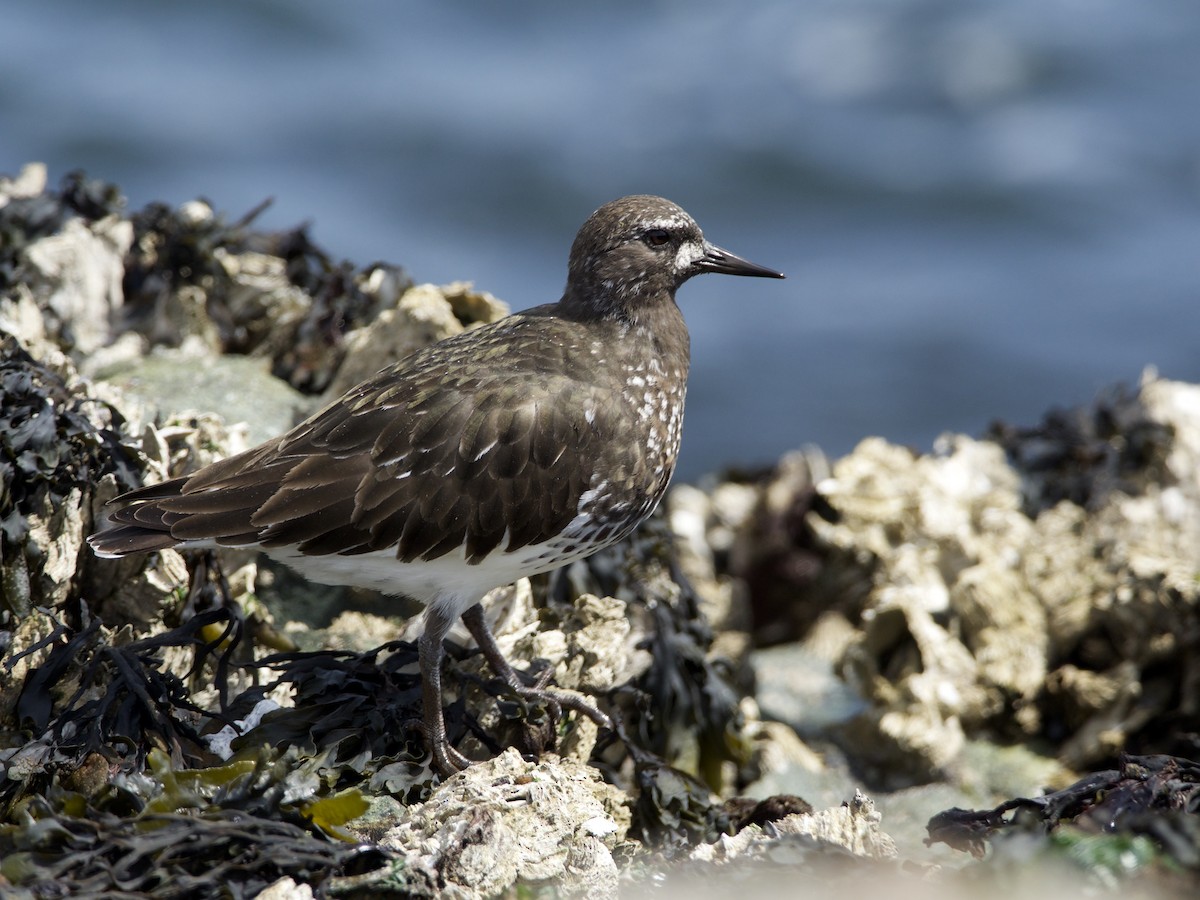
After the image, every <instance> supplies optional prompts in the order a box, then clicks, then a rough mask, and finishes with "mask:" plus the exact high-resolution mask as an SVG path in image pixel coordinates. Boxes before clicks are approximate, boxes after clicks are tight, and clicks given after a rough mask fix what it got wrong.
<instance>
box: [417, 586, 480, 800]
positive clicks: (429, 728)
mask: <svg viewBox="0 0 1200 900" xmlns="http://www.w3.org/2000/svg"><path fill="white" fill-rule="evenodd" d="M451 622H452V619H451V618H450V617H449V616H447V615H446V614H445V613H443V612H441V611H440V610H439V609H438V608H437V607H436V606H433V605H431V606H430V607H429V608H428V609H427V610H426V611H425V633H424V634H422V635H421V639H420V642H419V643H418V644H417V652H418V658H419V660H420V664H421V712H422V718H423V719H424V724H423V729H424V731H425V742H426V743H427V744H428V745H429V752H430V753H431V754H432V755H433V767H434V768H435V769H436V770H437V771H438V772H439V773H440V774H441V775H443V776H450V775H453V774H454V773H455V772H461V771H462V770H463V769H465V768H467V766H469V765H470V762H469V761H468V760H467V758H466V757H465V756H463V755H462V754H461V753H459V752H458V751H457V750H455V749H454V748H453V747H451V746H450V742H449V741H448V740H447V739H446V719H445V716H444V714H443V713H442V657H443V656H444V655H445V650H444V648H443V647H442V640H443V639H444V638H445V637H446V632H447V631H449V630H450V624H451Z"/></svg>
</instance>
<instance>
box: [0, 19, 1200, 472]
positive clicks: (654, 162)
mask: <svg viewBox="0 0 1200 900" xmlns="http://www.w3.org/2000/svg"><path fill="white" fill-rule="evenodd" d="M30 160H41V161H44V162H46V163H47V164H49V166H50V171H51V180H52V182H57V181H58V179H59V178H60V177H61V176H62V175H63V174H64V173H65V172H67V171H69V170H71V169H75V168H83V169H86V170H87V171H88V173H89V174H91V175H93V176H97V177H102V178H105V179H108V180H111V181H115V182H116V183H118V184H119V185H120V186H121V187H122V188H123V189H124V191H125V192H126V194H127V196H128V198H129V203H130V206H131V208H140V207H141V206H142V205H144V204H146V203H148V202H150V201H154V200H164V201H168V202H171V203H179V202H182V201H185V200H188V199H191V198H193V197H196V196H200V195H202V196H204V197H206V198H207V199H209V200H210V201H211V202H212V203H213V204H214V205H215V206H216V207H217V208H218V209H219V210H222V211H224V212H225V213H226V214H227V215H228V216H229V217H230V218H235V217H237V216H239V215H241V214H242V213H243V212H245V211H247V210H248V209H250V208H251V207H253V206H254V205H256V204H257V203H258V202H259V201H260V200H262V199H263V198H265V197H268V196H270V197H274V198H275V204H274V206H273V207H272V208H271V209H270V210H269V211H268V213H267V214H266V215H265V216H264V217H263V218H262V219H261V220H260V224H263V225H265V226H268V227H280V228H282V227H287V226H291V225H294V224H297V223H299V222H303V221H308V222H311V223H312V227H311V233H312V235H313V236H314V238H315V239H316V240H317V241H318V243H320V244H321V245H323V246H325V247H326V248H328V249H329V250H331V251H332V252H333V253H334V254H335V255H337V256H342V257H346V258H349V259H351V260H354V261H356V262H358V263H367V262H370V261H373V260H377V259H382V260H388V261H392V262H396V263H400V264H402V265H404V266H406V267H407V268H408V269H409V270H410V272H411V273H412V275H413V276H414V277H415V278H416V279H418V280H420V281H435V282H445V281H450V280H455V279H471V280H473V281H474V282H475V283H476V285H477V286H478V287H479V288H481V289H485V290H488V291H491V292H493V293H495V294H496V295H498V296H499V297H501V298H503V299H504V300H506V301H508V302H509V303H510V304H511V305H512V306H513V307H515V308H521V307H524V306H531V305H535V304H537V303H542V302H546V301H549V300H553V299H556V298H557V297H558V295H559V292H560V291H561V288H562V284H563V280H564V277H565V262H566V253H567V249H568V247H569V245H570V241H571V238H572V236H573V234H574V231H575V229H576V228H577V227H578V225H579V224H580V222H581V221H582V220H583V219H584V217H586V216H587V214H588V213H589V212H591V210H592V209H594V208H595V207H596V206H598V205H599V204H600V203H602V202H604V201H606V200H609V199H611V198H613V197H616V196H619V195H622V194H626V193H632V192H653V193H659V194H663V195H665V196H668V197H670V198H671V199H673V200H676V201H677V202H679V203H680V204H682V205H683V206H684V207H685V208H687V209H688V210H689V211H690V212H692V213H693V214H694V215H695V216H696V217H697V219H698V220H699V221H700V222H701V224H702V225H703V226H704V228H705V230H706V233H707V235H708V236H709V237H710V238H711V239H712V240H714V241H715V242H717V243H719V244H722V245H724V246H726V247H727V248H729V249H731V250H733V251H734V252H737V253H740V254H742V255H745V256H747V257H749V258H751V259H753V260H755V261H757V262H761V263H763V264H765V265H770V266H774V267H777V268H779V269H781V270H783V271H785V272H787V274H788V276H789V280H787V281H784V282H770V281H758V280H743V279H729V278H718V277H715V276H708V277H706V278H702V279H697V280H695V281H693V282H692V283H690V284H688V285H687V286H686V287H685V288H684V289H683V290H682V291H681V293H680V301H681V305H682V306H683V308H684V312H685V315H686V316H687V318H688V321H689V323H690V325H691V328H692V339H693V370H692V381H691V386H690V392H689V398H688V403H689V405H688V413H687V419H686V427H685V437H684V450H683V459H682V461H681V465H680V473H681V475H682V476H683V477H685V478H690V479H695V478H696V477H698V476H699V475H700V474H701V473H704V472H707V471H712V470H714V469H717V468H718V467H720V466H722V465H724V464H726V463H738V464H742V465H753V464H756V463H762V462H767V461H770V460H772V459H774V458H775V457H776V456H777V455H778V454H779V453H781V452H783V451H784V450H786V449H788V448H792V447H797V446H800V445H802V444H804V443H816V444H818V445H820V446H821V447H823V448H825V449H826V450H827V451H829V452H831V453H833V454H840V453H843V452H845V451H847V450H849V449H850V448H851V447H852V446H853V445H854V444H855V443H856V442H857V441H858V440H860V439H861V438H863V437H864V436H867V435H871V434H881V435H884V436H886V437H888V438H890V439H892V440H895V441H901V442H906V443H911V444H913V445H915V446H917V447H920V448H927V447H928V446H929V445H930V443H931V441H932V440H933V438H934V437H935V436H936V435H937V434H938V433H940V432H942V431H945V430H957V431H965V432H968V433H978V432H980V431H981V430H982V429H983V428H984V427H986V425H987V424H988V422H989V421H990V420H991V419H993V418H997V417H999V418H1004V419H1007V420H1009V421H1015V422H1019V423H1032V422H1033V421H1035V420H1036V419H1037V418H1038V417H1039V416H1040V415H1041V413H1042V412H1043V411H1044V410H1045V409H1047V408H1048V407H1050V406H1052V405H1070V404H1077V403H1081V402H1085V401H1087V400H1089V399H1090V398H1091V397H1092V396H1093V395H1094V394H1095V392H1096V391H1097V390H1099V389H1101V388H1103V387H1104V386H1105V385H1108V384H1110V383H1112V382H1116V381H1126V382H1133V381H1135V380H1136V379H1137V378H1138V376H1139V374H1140V372H1141V370H1142V368H1143V367H1144V366H1146V365H1149V364H1153V365H1156V366H1157V367H1158V368H1159V369H1160V371H1161V372H1162V373H1163V374H1164V375H1167V376H1169V377H1172V378H1180V379H1187V380H1191V381H1200V352H1198V346H1197V345H1198V338H1200V3H1197V2H1196V0H1138V2H1136V3H1130V2H1127V0H1087V2H1085V0H1006V2H995V0H992V2H982V0H974V2H973V0H936V2H935V0H804V2H799V0H749V2H739V3H710V2H683V0H678V2H649V3H646V2H643V3H631V2H614V3H607V4H588V5H584V4H555V3H548V2H531V0H527V2H516V3H512V2H510V3H484V2H451V3H406V2H383V0H368V2H347V3H331V2H328V0H321V2H318V0H287V2H284V0H276V2H260V0H222V2H203V3H199V2H195V3H181V2H166V0H140V2H133V0H122V2H95V0H74V2H61V0H42V2H38V3H22V4H6V5H5V9H4V10H2V11H0V172H7V173H10V174H11V173H15V172H16V171H17V169H18V168H19V167H20V165H21V164H22V163H24V162H26V161H30Z"/></svg>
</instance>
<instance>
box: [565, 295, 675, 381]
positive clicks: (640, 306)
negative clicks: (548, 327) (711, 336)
mask: <svg viewBox="0 0 1200 900" xmlns="http://www.w3.org/2000/svg"><path fill="white" fill-rule="evenodd" d="M598 297H599V298H600V301H599V302H598V300H597V298H598ZM622 300H624V298H621V297H612V296H605V295H603V294H599V293H592V294H591V295H590V296H589V297H588V299H587V300H586V301H584V300H581V299H579V298H578V297H577V296H575V295H573V294H572V293H571V292H570V291H568V292H567V293H566V294H565V295H564V296H563V298H562V300H560V301H559V302H558V304H557V305H556V307H555V314H556V315H558V316H561V317H562V318H567V319H575V320H578V321H583V322H590V323H592V324H593V326H595V327H599V328H603V329H605V330H608V331H610V332H611V334H610V335H609V336H608V338H607V340H609V341H611V342H614V343H615V344H617V345H619V346H624V347H626V348H630V347H631V345H635V344H636V345H642V349H640V350H638V351H636V352H637V353H639V354H641V355H642V356H645V357H647V358H649V357H654V358H656V359H658V360H659V361H660V362H661V363H662V364H663V365H664V366H666V367H667V368H668V369H669V370H671V371H673V372H675V373H677V374H678V375H680V376H681V377H684V378H686V377H687V370H688V362H689V359H690V356H691V341H690V338H689V336H688V330H687V323H686V322H684V319H683V313H682V312H680V310H679V306H678V305H677V304H676V303H675V298H674V296H672V295H671V294H669V293H666V292H664V293H662V294H660V295H658V296H657V297H654V298H653V299H649V298H645V297H639V298H638V302H636V303H628V302H621V301H622ZM605 301H607V302H605Z"/></svg>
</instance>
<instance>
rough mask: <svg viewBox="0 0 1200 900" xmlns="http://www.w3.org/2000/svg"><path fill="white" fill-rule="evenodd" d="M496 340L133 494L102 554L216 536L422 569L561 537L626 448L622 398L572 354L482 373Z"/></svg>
mask: <svg viewBox="0 0 1200 900" xmlns="http://www.w3.org/2000/svg"><path fill="white" fill-rule="evenodd" d="M490 347H491V344H490V343H489V342H487V341H484V342H483V343H482V344H480V342H479V341H478V340H476V341H473V342H471V343H470V344H467V343H465V342H455V341H451V342H444V343H443V344H441V345H435V347H432V348H428V352H425V353H418V354H416V355H415V356H414V357H410V358H409V359H408V360H405V361H402V362H401V363H398V364H396V365H394V366H392V367H390V368H389V369H386V370H384V371H383V372H381V373H379V374H378V375H376V376H375V377H374V378H372V379H370V380H369V381H367V382H364V383H363V384H362V385H360V386H359V387H357V388H355V389H354V390H353V391H351V392H350V393H349V394H347V395H346V396H345V397H343V398H341V399H340V400H339V401H337V402H335V403H333V404H330V405H329V406H327V407H325V408H324V409H323V410H321V411H320V412H318V413H316V414H315V415H314V416H312V417H311V418H309V419H308V420H306V421H305V422H303V423H301V424H300V425H298V426H296V428H294V429H293V430H292V431H290V432H288V433H287V434H286V435H284V436H283V437H282V438H278V439H276V440H274V441H269V442H267V443H266V444H263V445H261V446H259V447H256V448H253V449H251V450H248V451H246V452H245V453H242V454H239V455H237V456H234V457H231V458H229V459H227V460H222V461H220V462H217V463H214V464H213V465H210V466H208V467H206V468H204V469H202V470H201V471H199V472H197V473H196V474H194V475H192V476H191V477H189V478H186V479H175V480H174V481H171V482H166V483H164V484H162V485H155V486H152V487H148V488H143V489H141V490H139V491H134V492H131V493H129V494H126V495H124V496H122V497H120V498H118V499H117V501H114V503H115V505H116V506H117V507H118V508H117V510H116V511H115V512H114V513H113V514H112V516H111V519H112V521H113V523H115V526H116V527H115V528H113V529H111V530H110V531H109V532H101V534H100V535H97V536H96V538H95V539H94V541H93V545H94V546H96V547H97V549H98V550H100V551H103V549H104V546H105V542H106V535H109V534H110V533H112V532H117V531H118V530H120V529H123V531H121V534H120V537H121V539H122V540H123V541H125V542H126V543H127V544H128V543H130V542H131V541H132V542H133V543H135V544H136V543H137V541H135V540H134V538H135V537H136V536H137V535H138V534H142V537H141V539H140V541H141V544H146V543H149V544H151V546H148V547H144V546H140V545H139V546H132V547H131V548H130V551H126V552H131V551H132V550H133V549H154V548H155V546H154V545H155V543H156V541H157V543H158V545H159V546H171V545H173V544H176V543H180V542H183V541H188V540H210V541H214V542H216V543H218V544H224V545H238V544H248V543H261V544H262V545H263V546H265V547H278V546H290V545H295V546H297V548H298V549H299V550H300V552H302V553H305V554H326V553H340V554H355V553H364V552H368V551H373V550H382V549H385V548H390V547H393V546H394V547H396V553H397V556H398V557H399V558H400V559H402V560H405V561H411V560H415V559H434V558H437V557H439V556H442V555H444V554H446V553H448V552H450V551H451V550H454V549H456V548H458V547H465V550H466V556H467V558H468V559H469V560H470V561H472V562H477V561H479V560H480V559H482V558H483V557H485V556H486V555H487V554H488V553H490V552H491V551H493V550H494V549H496V548H497V547H501V546H502V548H503V549H506V550H514V549H517V548H520V547H524V546H527V545H530V544H537V543H540V542H542V541H545V540H547V539H549V538H551V537H553V536H555V535H557V534H558V533H559V532H560V531H562V529H563V528H564V527H565V526H566V525H567V524H568V523H569V522H570V521H571V520H572V519H573V518H574V517H575V516H576V514H577V513H578V510H579V504H580V498H581V496H582V495H583V493H584V492H585V491H587V490H588V488H589V482H590V478H591V474H592V472H593V471H595V468H596V465H597V462H598V459H599V455H600V454H601V453H603V452H606V447H607V448H608V450H607V452H613V451H612V449H611V447H610V446H609V445H611V443H612V441H613V437H614V429H613V427H612V425H611V419H612V416H611V409H610V406H611V403H612V399H611V397H610V396H608V395H606V394H605V392H604V391H603V390H601V389H599V388H597V387H595V386H592V385H590V384H587V383H585V382H584V380H582V379H581V378H580V377H578V375H577V374H576V373H575V372H572V371H570V367H569V366H564V365H563V355H564V353H566V351H565V350H564V349H563V348H561V347H558V348H556V347H555V346H553V345H552V346H550V347H549V348H546V347H541V348H539V347H538V346H536V345H529V346H527V347H526V349H525V351H524V356H522V355H521V353H519V352H518V353H517V354H512V353H510V355H509V358H507V359H505V360H504V362H503V364H497V365H492V366H485V367H480V366H472V365H469V364H468V363H469V362H470V361H471V360H472V359H476V360H477V359H478V358H479V354H480V353H483V354H485V355H486V354H487V352H488V351H489V348H490ZM567 349H568V350H569V348H567ZM548 370H553V371H548ZM585 410H588V411H589V414H588V415H587V416H585V414H584V411H585ZM145 532H152V533H154V534H155V535H156V537H155V538H150V537H147V536H145V534H144V533H145ZM163 541H166V543H165V544H163V543H162V542H163ZM111 542H112V539H109V543H110V544H111Z"/></svg>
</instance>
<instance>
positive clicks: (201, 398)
mask: <svg viewBox="0 0 1200 900" xmlns="http://www.w3.org/2000/svg"><path fill="white" fill-rule="evenodd" d="M94 376H95V377H98V378H104V379H106V380H107V381H109V382H110V383H112V384H114V385H116V386H117V387H119V388H120V389H121V390H122V391H123V392H125V393H126V394H127V395H128V396H130V397H132V398H134V400H135V401H141V402H143V403H145V404H147V405H148V406H151V407H153V408H155V409H156V410H157V411H158V414H159V415H160V416H163V417H165V418H170V419H176V420H180V419H186V418H188V416H189V415H194V414H198V413H209V412H215V413H217V414H218V415H219V416H220V417H221V418H222V419H223V420H224V421H225V422H227V423H229V425H230V426H242V427H244V429H245V431H244V434H245V437H244V439H243V440H244V442H245V443H244V445H245V446H252V445H254V444H258V443H261V442H262V441H265V440H268V439H270V438H273V437H277V436H279V435H280V434H282V433H283V432H285V431H287V430H288V429H289V428H291V427H292V426H293V425H294V424H296V422H297V421H299V419H301V418H303V417H304V415H305V414H306V413H307V411H308V410H309V408H310V407H311V404H312V401H311V400H309V399H308V398H307V397H305V396H304V395H303V394H301V393H300V392H299V391H297V390H296V389H295V388H293V387H292V386H291V385H289V384H288V383H287V382H286V381H283V380H282V379H280V378H276V377H275V376H273V375H272V374H271V373H270V371H269V363H268V361H267V360H265V359H257V358H251V357H246V356H234V355H224V356H216V355H212V354H210V353H207V352H205V351H203V350H201V349H200V348H198V347H196V346H195V345H191V346H189V347H183V348H178V349H165V348H164V349H159V350H157V351H156V352H154V353H152V354H151V355H149V356H146V357H142V358H140V359H136V360H133V361H132V364H129V365H121V364H119V363H118V364H117V365H116V366H115V367H112V368H108V369H103V370H100V371H96V372H95V373H94Z"/></svg>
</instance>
